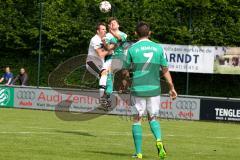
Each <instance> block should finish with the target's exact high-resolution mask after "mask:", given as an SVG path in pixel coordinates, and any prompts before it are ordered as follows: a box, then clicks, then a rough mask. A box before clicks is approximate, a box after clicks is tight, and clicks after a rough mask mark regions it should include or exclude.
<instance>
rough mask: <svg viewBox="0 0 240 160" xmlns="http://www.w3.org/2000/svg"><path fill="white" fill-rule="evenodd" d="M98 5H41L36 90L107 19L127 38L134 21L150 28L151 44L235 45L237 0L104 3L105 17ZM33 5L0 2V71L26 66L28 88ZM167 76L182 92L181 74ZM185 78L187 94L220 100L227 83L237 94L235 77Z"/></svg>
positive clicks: (75, 1) (239, 29) (80, 1)
mask: <svg viewBox="0 0 240 160" xmlns="http://www.w3.org/2000/svg"><path fill="white" fill-rule="evenodd" d="M100 1H101V0H91V1H87V0H43V9H44V12H43V30H42V33H43V40H42V45H43V53H42V58H43V61H42V69H41V71H42V73H41V75H42V76H41V84H42V85H46V82H47V75H48V74H49V73H50V72H51V71H52V70H53V69H54V68H55V67H56V65H57V64H59V63H60V62H62V61H64V60H65V59H67V58H69V57H71V56H74V55H78V54H80V53H82V54H86V52H87V47H88V43H89V40H90V38H91V37H92V36H93V35H94V30H95V29H94V28H95V24H96V23H97V22H98V21H106V20H107V18H108V17H110V16H116V17H117V18H118V19H119V21H120V24H121V27H122V28H121V29H122V30H123V31H124V32H126V33H128V35H129V39H135V37H134V34H133V33H134V27H135V24H136V22H137V21H140V20H144V21H147V22H149V23H150V24H151V28H152V31H153V35H152V39H153V40H154V41H157V42H161V43H169V44H197V45H213V46H215V45H219V46H239V44H240V9H239V8H240V0H194V1H189V0H125V1H121V0H109V1H110V2H111V3H112V4H113V10H112V12H110V13H107V14H104V13H101V12H100V11H99V9H98V4H99V2H100ZM39 6H40V5H39V1H37V0H0V22H1V23H0V56H1V59H0V65H1V67H2V68H3V67H4V66H5V65H10V66H12V68H14V72H17V70H16V69H18V67H20V66H25V67H27V69H28V70H29V72H30V74H31V77H32V78H31V83H32V85H35V84H36V83H35V82H36V76H37V74H36V73H37V72H36V71H37V69H36V64H37V57H36V53H37V49H38V38H39ZM31 64H32V65H31ZM173 75H174V78H176V79H177V81H176V82H175V83H176V84H177V85H178V86H179V88H180V92H181V93H184V92H185V81H186V75H185V74H184V73H173ZM191 75H192V74H191ZM191 75H190V78H192V79H190V84H191V86H190V94H198V95H216V96H217V95H223V94H224V95H226V94H225V93H222V91H221V90H219V86H224V87H223V90H226V88H227V85H226V84H227V83H228V82H229V83H232V84H233V85H235V86H237V87H238V90H239V89H240V84H239V80H240V78H239V76H231V75H207V74H196V75H194V76H191ZM196 77H197V78H198V79H200V80H201V81H202V82H201V86H200V87H198V86H199V83H198V84H195V82H194V81H195V79H194V78H196ZM226 77H227V78H226ZM209 85H211V87H212V88H214V86H215V90H214V91H213V92H211V91H210V92H209V91H208V88H209ZM205 87H206V90H205V89H204V88H205ZM216 92H217V93H216ZM227 96H239V93H238V92H237V91H230V92H229V95H227Z"/></svg>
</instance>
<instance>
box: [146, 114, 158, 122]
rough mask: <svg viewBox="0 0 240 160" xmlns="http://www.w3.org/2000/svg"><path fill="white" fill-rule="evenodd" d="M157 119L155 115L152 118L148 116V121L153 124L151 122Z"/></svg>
mask: <svg viewBox="0 0 240 160" xmlns="http://www.w3.org/2000/svg"><path fill="white" fill-rule="evenodd" d="M156 119H157V117H156V116H155V115H150V116H148V121H149V122H151V121H153V120H156Z"/></svg>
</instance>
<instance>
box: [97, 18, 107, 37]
mask: <svg viewBox="0 0 240 160" xmlns="http://www.w3.org/2000/svg"><path fill="white" fill-rule="evenodd" d="M96 32H97V34H98V35H99V36H100V37H104V36H105V35H106V32H107V30H106V24H105V23H103V22H99V23H98V24H97V26H96Z"/></svg>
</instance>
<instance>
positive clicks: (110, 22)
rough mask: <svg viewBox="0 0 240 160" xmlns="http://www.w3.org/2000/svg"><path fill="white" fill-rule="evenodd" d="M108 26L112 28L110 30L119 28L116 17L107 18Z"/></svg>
mask: <svg viewBox="0 0 240 160" xmlns="http://www.w3.org/2000/svg"><path fill="white" fill-rule="evenodd" d="M108 27H109V29H112V30H118V29H119V23H118V20H117V18H115V17H110V18H109V19H108Z"/></svg>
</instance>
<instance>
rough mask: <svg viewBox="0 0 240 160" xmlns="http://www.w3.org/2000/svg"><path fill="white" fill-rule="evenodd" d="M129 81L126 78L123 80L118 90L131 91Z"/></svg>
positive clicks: (121, 91)
mask: <svg viewBox="0 0 240 160" xmlns="http://www.w3.org/2000/svg"><path fill="white" fill-rule="evenodd" d="M129 87H130V85H129V82H128V81H127V80H126V79H123V80H122V83H121V84H120V86H119V89H118V92H119V93H129V91H130V90H129Z"/></svg>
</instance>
